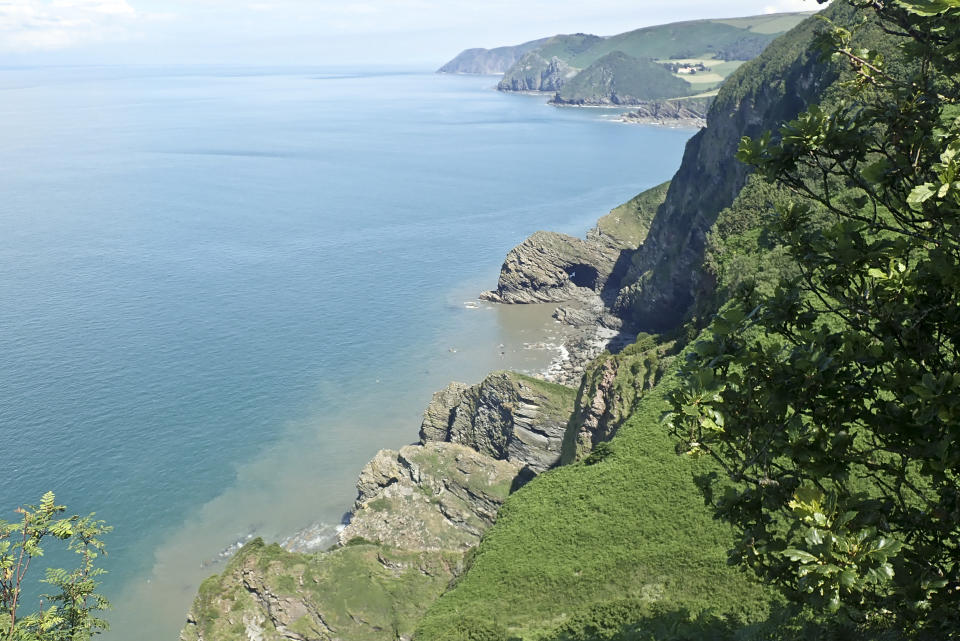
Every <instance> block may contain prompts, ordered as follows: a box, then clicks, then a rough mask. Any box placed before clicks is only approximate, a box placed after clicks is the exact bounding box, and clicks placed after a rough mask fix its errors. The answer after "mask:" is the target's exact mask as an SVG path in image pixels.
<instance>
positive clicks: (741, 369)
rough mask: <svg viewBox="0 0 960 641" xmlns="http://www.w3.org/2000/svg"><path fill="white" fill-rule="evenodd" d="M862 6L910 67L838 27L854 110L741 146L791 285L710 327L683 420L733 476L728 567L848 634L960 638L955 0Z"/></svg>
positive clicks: (717, 501) (830, 39)
mask: <svg viewBox="0 0 960 641" xmlns="http://www.w3.org/2000/svg"><path fill="white" fill-rule="evenodd" d="M850 4H852V5H854V6H856V7H858V8H860V9H861V10H862V11H863V14H864V19H865V20H866V19H867V18H868V16H869V19H870V20H879V23H880V25H881V27H882V29H883V30H884V31H885V32H887V33H889V34H892V35H893V36H894V37H895V38H897V39H898V41H899V43H900V44H899V52H898V55H896V56H894V57H889V56H885V55H882V54H880V53H879V52H877V51H873V50H870V49H866V48H861V47H854V46H852V45H851V36H852V32H853V31H855V28H854V29H847V28H840V27H835V28H832V29H830V30H828V31H827V32H825V34H824V38H823V39H822V41H821V44H822V46H823V47H824V49H826V50H829V52H830V53H832V54H833V55H834V56H835V57H837V58H839V59H842V60H845V61H847V62H848V63H849V64H850V65H851V67H852V70H853V79H852V80H851V81H849V82H848V83H847V84H846V86H845V89H846V97H845V99H844V100H841V101H838V102H837V103H836V104H833V105H829V106H823V107H815V108H812V109H810V110H808V111H807V112H806V113H803V114H801V115H800V116H799V117H798V118H797V119H796V120H793V121H791V122H789V123H787V124H786V125H784V126H783V127H782V128H781V129H780V131H779V133H778V134H777V135H776V136H770V135H767V136H764V137H763V138H761V139H755V140H750V139H744V141H743V142H742V144H741V151H740V156H739V157H740V158H741V159H742V160H744V161H745V162H748V163H750V164H752V165H754V166H756V167H757V168H758V170H759V171H760V172H761V173H762V174H763V175H764V177H765V178H767V179H768V180H774V181H777V182H778V183H779V184H780V185H782V186H784V187H786V188H787V189H789V190H790V191H791V192H793V194H794V198H793V202H790V203H786V204H781V206H780V207H779V208H778V209H779V221H778V223H777V228H778V232H779V233H780V235H781V236H782V237H783V238H784V239H785V242H786V247H787V249H788V251H789V253H790V255H791V256H792V257H793V259H794V260H795V261H796V264H797V265H798V266H799V270H800V273H799V275H798V276H797V277H795V278H790V279H784V280H783V281H781V282H780V283H779V286H778V287H777V289H776V291H775V292H774V293H773V294H772V295H769V296H758V295H756V292H752V293H748V294H745V295H742V296H740V297H739V299H738V300H737V301H734V302H733V303H731V305H729V306H728V308H727V309H726V310H725V312H724V313H723V314H722V315H721V316H720V317H719V318H717V320H716V321H715V322H714V323H713V325H712V334H713V336H712V338H711V339H710V340H706V341H703V342H701V343H700V344H699V345H698V346H697V347H696V349H695V353H694V354H693V355H692V358H691V360H690V363H689V364H688V367H687V369H686V373H685V378H686V384H685V386H684V387H683V388H682V389H681V390H680V391H678V392H677V393H675V394H674V395H673V397H672V405H673V415H672V416H673V428H674V433H675V434H676V435H677V436H679V437H680V438H682V439H683V442H684V443H685V444H686V446H687V447H688V448H689V450H690V451H693V452H700V453H704V454H706V455H708V456H710V457H712V458H713V459H714V460H715V461H716V462H717V463H719V464H720V465H721V466H722V468H723V470H724V472H725V477H726V478H722V479H721V478H717V479H715V480H716V482H715V483H713V485H712V486H711V487H710V488H709V490H708V492H707V496H708V499H710V500H711V501H712V503H713V504H714V506H715V508H716V513H717V514H718V515H719V516H720V517H721V518H722V519H724V520H726V521H728V522H729V523H731V524H733V525H734V526H735V527H736V528H737V530H738V533H739V538H738V541H737V545H736V548H735V550H734V551H733V552H732V555H731V558H732V560H733V561H735V562H737V563H739V564H743V565H746V566H749V567H751V568H753V569H754V570H755V571H756V572H757V573H758V574H759V575H760V576H761V577H763V578H764V579H766V580H767V581H769V582H771V583H773V584H775V585H776V586H778V587H779V588H780V589H781V590H782V591H783V592H784V593H785V594H786V595H787V596H789V597H792V598H793V599H795V600H797V601H799V602H801V603H805V604H809V605H811V606H813V607H816V608H819V609H822V610H824V611H826V612H830V613H842V614H844V615H845V618H848V619H849V620H852V621H854V622H856V623H858V624H862V625H869V626H879V627H888V628H890V629H892V630H899V631H907V630H911V631H914V632H916V633H917V634H921V635H932V636H934V637H936V638H956V637H957V636H958V635H960V394H958V392H960V358H958V357H960V260H958V259H960V180H958V179H960V119H958V118H957V115H958V111H957V109H958V107H957V102H958V99H960V84H958V74H960V46H958V43H960V1H958V0H922V1H921V0H917V1H914V0H897V1H895V2H889V3H879V2H855V1H851V2H850ZM823 217H826V218H827V219H828V224H826V225H821V224H819V223H818V224H812V222H811V221H812V220H813V219H814V218H818V219H820V220H822V219H823Z"/></svg>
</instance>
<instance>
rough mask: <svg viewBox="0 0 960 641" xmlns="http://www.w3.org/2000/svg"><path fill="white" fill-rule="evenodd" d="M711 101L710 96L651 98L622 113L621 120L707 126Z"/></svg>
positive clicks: (650, 123)
mask: <svg viewBox="0 0 960 641" xmlns="http://www.w3.org/2000/svg"><path fill="white" fill-rule="evenodd" d="M711 102H712V100H711V99H710V98H703V99H699V98H688V99H685V100H651V101H648V102H644V103H643V104H640V105H637V106H636V108H635V109H634V110H633V111H630V112H628V113H625V114H623V115H621V116H620V120H622V121H623V122H628V123H636V124H641V125H664V126H667V127H671V126H672V127H680V126H683V127H706V126H707V110H708V109H709V107H710V103H711Z"/></svg>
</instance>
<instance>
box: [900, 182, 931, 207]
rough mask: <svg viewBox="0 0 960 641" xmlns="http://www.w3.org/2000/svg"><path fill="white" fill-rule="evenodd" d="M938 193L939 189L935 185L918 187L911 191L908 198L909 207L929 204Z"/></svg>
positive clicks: (929, 184) (927, 184)
mask: <svg viewBox="0 0 960 641" xmlns="http://www.w3.org/2000/svg"><path fill="white" fill-rule="evenodd" d="M936 193H937V189H936V187H935V186H934V184H933V183H923V184H922V185H917V186H916V187H914V188H913V190H911V191H910V195H909V196H907V204H908V205H920V204H922V203H925V202H927V201H928V200H930V198H932V197H933V195H934V194H936Z"/></svg>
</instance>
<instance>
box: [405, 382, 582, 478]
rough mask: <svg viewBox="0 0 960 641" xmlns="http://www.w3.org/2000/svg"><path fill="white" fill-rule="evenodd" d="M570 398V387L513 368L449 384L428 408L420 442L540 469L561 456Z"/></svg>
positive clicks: (552, 463)
mask: <svg viewBox="0 0 960 641" xmlns="http://www.w3.org/2000/svg"><path fill="white" fill-rule="evenodd" d="M573 402H574V391H573V390H572V389H570V388H568V387H564V386H562V385H554V384H552V383H546V382H544V381H541V380H538V379H535V378H530V377H528V376H522V375H520V374H515V373H513V372H496V373H494V374H491V375H490V376H488V377H487V378H485V379H484V380H483V382H481V383H479V384H477V385H473V386H469V387H468V386H465V385H462V384H460V383H451V385H450V386H449V387H447V388H446V389H444V390H442V391H440V392H437V393H436V394H435V395H434V397H433V401H432V402H431V403H430V406H429V407H428V408H427V411H426V412H425V414H424V420H423V424H422V426H421V428H420V441H421V443H423V444H424V445H429V444H431V443H434V442H452V443H460V444H463V445H467V446H469V447H470V448H473V449H474V450H476V451H477V452H480V453H482V454H485V455H486V456H489V457H491V458H494V459H498V460H504V461H509V462H511V463H515V464H517V465H519V466H521V467H523V466H527V467H529V468H530V469H531V470H532V471H534V472H536V473H540V472H542V471H544V470H546V469H547V468H549V467H551V466H552V465H554V464H555V463H557V461H558V460H559V459H560V446H561V444H562V442H563V434H564V432H565V431H566V428H567V421H568V420H569V419H570V413H571V412H572V411H573Z"/></svg>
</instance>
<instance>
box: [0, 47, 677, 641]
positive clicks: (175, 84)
mask: <svg viewBox="0 0 960 641" xmlns="http://www.w3.org/2000/svg"><path fill="white" fill-rule="evenodd" d="M496 81H497V78H496V77H492V76H453V75H437V74H434V73H431V72H430V70H401V69H395V68H384V69H374V68H363V69H344V68H325V67H278V68H272V67H224V66H209V67H199V66H198V67H191V66H177V67H126V66H109V67H41V68H36V67H0V359H2V360H0V363H2V365H0V443H2V454H0V519H6V520H10V521H12V520H15V519H16V518H17V515H16V514H15V513H14V509H15V508H16V507H17V506H19V505H23V504H29V503H36V502H38V501H39V498H40V496H41V495H42V494H43V493H44V492H46V491H48V490H52V491H54V492H55V493H56V496H57V501H58V503H63V504H66V505H67V506H68V508H69V513H71V514H74V513H76V514H87V513H90V512H96V515H97V518H101V519H103V520H105V521H106V522H108V523H109V524H110V525H111V526H113V528H114V529H113V531H112V532H111V533H110V534H109V535H107V536H106V539H105V540H106V544H107V551H108V555H107V556H106V557H105V558H103V559H101V560H100V561H101V566H102V567H104V568H105V569H106V570H107V571H108V574H106V575H105V576H104V577H102V580H103V583H102V592H103V593H104V594H105V595H106V596H107V597H108V598H109V599H110V601H111V602H112V604H113V608H112V610H110V611H109V612H108V613H107V614H106V618H107V619H108V620H110V621H111V624H112V630H111V632H109V633H107V634H105V635H104V636H103V637H102V638H104V639H107V640H108V641H120V640H127V639H139V640H141V641H174V639H176V638H177V634H178V632H179V630H180V628H181V627H182V626H183V623H184V620H185V616H186V612H187V610H188V608H189V606H190V604H191V601H192V599H193V597H194V594H195V592H196V589H197V587H198V585H199V583H200V582H201V581H202V580H203V579H204V578H205V577H206V576H209V575H211V574H214V573H217V572H220V571H222V568H223V567H224V561H225V559H226V558H227V557H228V556H229V554H230V552H231V551H232V550H234V549H236V547H237V546H238V545H239V544H241V543H243V542H244V541H247V540H250V539H251V538H253V537H257V536H259V537H263V538H264V539H266V540H268V541H279V540H282V539H284V538H285V537H287V536H289V535H291V534H293V533H295V532H297V531H299V530H301V529H303V528H306V527H310V526H313V527H314V531H316V532H321V533H324V532H330V531H331V528H333V527H334V526H336V524H338V523H340V522H341V520H342V518H343V516H344V513H345V512H347V511H348V510H349V508H350V507H351V504H352V502H353V499H354V498H355V495H356V490H355V487H354V483H355V481H356V476H357V474H358V472H359V471H360V469H361V468H362V466H363V465H364V463H365V462H366V461H367V460H368V459H370V458H371V457H372V456H373V454H375V453H376V452H377V450H379V449H381V448H398V447H401V446H403V445H405V444H408V443H411V442H414V441H416V440H417V430H418V428H419V424H420V420H421V416H422V412H423V409H424V408H425V407H426V405H427V403H428V402H429V401H430V398H431V395H432V393H433V392H434V391H436V390H438V389H441V388H443V387H444V386H445V385H446V384H447V383H448V382H449V381H451V380H459V381H463V382H467V383H473V382H477V381H479V380H481V379H482V378H483V376H484V375H485V374H486V373H487V372H489V371H492V370H497V369H505V368H512V369H518V370H521V371H526V372H537V371H540V370H542V369H543V368H544V367H546V366H547V365H548V364H549V362H550V361H551V359H553V358H555V357H556V355H557V345H556V340H557V334H556V332H555V331H554V330H553V329H552V326H553V324H554V323H555V322H554V321H552V319H551V318H550V314H551V312H552V308H551V307H550V306H543V305H535V306H497V305H492V304H486V303H479V302H478V301H477V296H478V294H479V293H480V292H481V291H483V290H485V289H491V288H493V287H495V285H496V280H497V274H498V272H499V268H500V264H501V262H502V260H503V258H504V256H505V254H506V253H507V252H508V251H509V250H510V248H511V247H513V246H514V245H516V244H518V243H520V242H521V241H523V239H524V238H526V237H527V236H528V235H529V234H531V233H533V232H535V231H537V230H554V231H559V232H565V233H569V234H573V235H583V234H584V233H585V232H586V231H587V230H588V229H589V228H590V227H591V226H592V225H593V224H594V222H595V221H596V219H597V218H598V217H600V216H602V215H603V214H605V213H606V212H607V211H609V210H610V209H611V208H613V207H615V206H617V205H619V204H620V203H622V202H624V201H626V200H628V199H629V198H631V197H632V196H634V195H636V194H637V193H639V192H641V191H643V190H644V189H646V188H648V187H651V186H653V185H656V184H659V183H660V182H662V181H664V180H667V179H669V178H670V176H671V175H672V174H673V172H674V171H675V169H676V168H677V167H678V166H679V163H680V159H681V156H682V153H683V148H684V145H685V143H686V141H687V140H688V139H689V138H690V136H691V135H693V133H694V132H693V131H691V130H686V129H670V128H663V127H655V126H638V125H625V124H622V123H618V122H615V120H614V115H615V114H614V113H613V112H610V111H608V110H603V109H569V108H567V109H560V108H555V107H551V106H549V105H547V104H546V99H545V98H544V97H542V96H527V95H506V94H502V93H498V92H497V91H495V90H494V87H495V84H496ZM55 547H56V546H55V545H54V546H51V547H50V549H49V550H48V552H49V553H48V555H47V556H46V557H44V559H43V560H42V561H38V565H42V564H43V563H44V562H45V563H48V564H60V565H66V564H69V563H72V562H73V559H72V557H71V555H69V554H66V553H63V552H57V551H55V549H54V548H55ZM39 576H40V574H39V572H37V573H35V574H34V578H35V579H36V578H37V577H39ZM28 589H29V590H31V591H32V592H31V596H35V594H36V592H37V591H38V590H42V588H38V587H37V584H36V583H33V584H31V585H30V586H29V587H28ZM35 605H36V603H35V601H33V600H28V603H27V605H26V607H27V608H28V609H30V608H32V607H33V606H35Z"/></svg>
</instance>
